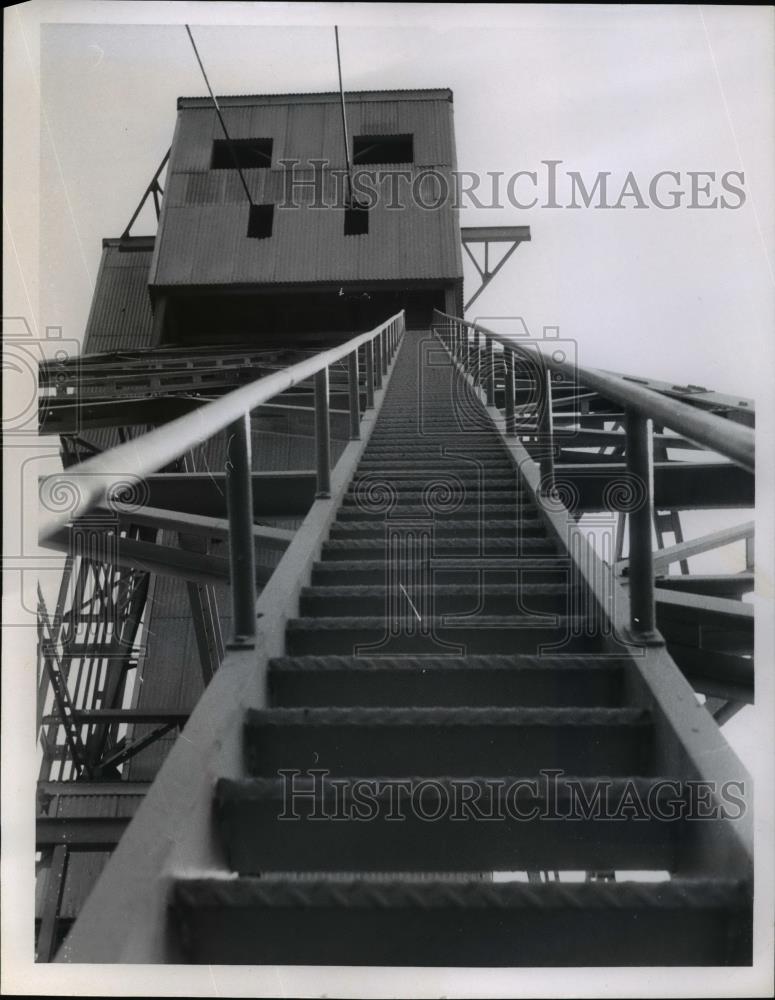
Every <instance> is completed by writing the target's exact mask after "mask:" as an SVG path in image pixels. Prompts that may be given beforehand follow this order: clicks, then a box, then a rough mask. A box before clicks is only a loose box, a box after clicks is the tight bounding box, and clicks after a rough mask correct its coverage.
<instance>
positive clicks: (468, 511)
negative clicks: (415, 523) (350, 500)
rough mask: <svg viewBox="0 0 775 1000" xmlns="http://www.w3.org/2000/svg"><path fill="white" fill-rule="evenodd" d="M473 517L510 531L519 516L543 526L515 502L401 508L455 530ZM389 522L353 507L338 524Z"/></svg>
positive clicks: (404, 514) (403, 514)
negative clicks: (498, 522)
mask: <svg viewBox="0 0 775 1000" xmlns="http://www.w3.org/2000/svg"><path fill="white" fill-rule="evenodd" d="M479 499H481V498H480V497H477V500H479ZM472 508H473V509H472ZM474 514H476V515H477V516H478V517H479V519H480V520H481V521H484V522H487V523H490V522H491V521H494V520H506V521H508V522H509V525H510V527H513V525H514V519H515V518H516V517H517V516H519V519H520V522H521V523H522V524H525V525H527V526H529V525H532V524H536V523H537V524H543V523H544V521H543V519H542V518H541V517H540V515H539V514H538V512H537V511H536V510H535V508H533V507H528V506H527V505H526V504H525V503H520V504H519V507H518V506H517V504H516V503H513V502H512V503H493V504H491V503H481V504H478V505H476V506H474V505H472V504H468V505H465V504H461V506H460V507H457V506H455V505H454V504H453V505H452V509H450V510H444V509H443V508H442V507H439V509H435V508H434V507H431V506H429V505H428V504H425V505H423V504H416V505H415V506H412V505H411V504H404V503H402V504H401V517H402V518H411V517H416V518H420V519H421V520H422V519H430V518H433V522H434V523H435V524H455V526H456V527H457V522H459V521H467V520H470V519H471V517H472V516H473V515H474ZM389 518H390V515H389V514H387V513H386V512H385V511H384V510H379V509H376V510H369V509H368V507H367V506H364V508H361V507H360V506H357V505H353V506H348V507H341V508H340V509H339V513H338V514H337V516H336V522H335V523H336V524H341V523H342V522H344V521H366V520H368V519H371V520H377V521H379V522H385V521H387V520H389Z"/></svg>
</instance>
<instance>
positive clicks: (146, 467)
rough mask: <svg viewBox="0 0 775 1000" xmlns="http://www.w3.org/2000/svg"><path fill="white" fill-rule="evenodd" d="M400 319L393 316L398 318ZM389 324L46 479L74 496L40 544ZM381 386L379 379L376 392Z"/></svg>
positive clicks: (44, 522)
mask: <svg viewBox="0 0 775 1000" xmlns="http://www.w3.org/2000/svg"><path fill="white" fill-rule="evenodd" d="M401 315H402V314H398V318H400V317H401ZM390 322H391V320H387V322H385V323H383V324H382V325H381V326H379V327H376V328H375V329H374V330H369V331H368V332H366V333H362V334H359V335H358V336H357V337H353V338H352V340H349V341H347V342H346V343H344V344H340V345H338V346H337V347H332V348H331V349H330V350H328V351H322V352H321V353H320V354H316V355H315V356H313V357H311V358H305V359H304V360H303V361H299V362H298V363H297V364H295V365H290V366H289V367H288V368H285V369H283V370H282V371H278V372H273V373H272V374H271V375H267V376H265V377H264V378H261V379H257V380H256V381H255V382H250V383H249V384H247V385H244V386H240V388H238V389H234V390H233V391H232V392H230V393H227V394H226V395H225V396H221V397H220V398H219V399H215V400H213V401H212V402H210V403H205V404H204V405H203V406H200V407H199V408H198V409H196V410H193V411H192V412H191V413H187V414H185V415H184V416H182V417H178V418H177V419H175V420H170V421H169V423H166V424H164V425H163V426H162V427H157V428H155V429H154V430H152V431H149V432H148V433H147V434H143V435H142V436H141V437H138V438H133V439H132V440H131V441H126V442H125V443H124V444H120V445H118V446H117V447H115V448H111V449H110V451H107V452H104V453H103V454H101V455H96V456H95V457H94V458H90V459H87V460H86V461H85V462H81V463H79V464H78V465H75V466H71V467H70V468H68V469H67V470H66V471H64V472H61V473H55V474H53V475H51V476H47V477H46V479H45V480H44V488H45V490H46V491H47V494H48V495H49V496H51V497H52V498H53V497H55V496H56V495H57V492H58V491H64V492H65V493H67V494H72V493H77V498H76V502H75V503H74V504H73V506H72V508H70V509H68V510H65V511H61V510H59V511H57V510H54V509H52V508H53V507H54V506H55V505H54V504H53V503H52V504H51V505H50V507H49V509H48V510H47V511H44V513H43V514H42V516H41V518H40V538H41V541H45V540H46V539H47V538H49V537H50V536H52V535H54V534H56V532H57V531H58V530H60V529H61V528H65V527H67V525H68V524H69V523H70V522H71V521H72V520H74V519H76V518H78V517H80V516H82V515H83V514H85V513H86V512H87V511H88V510H90V509H91V508H92V507H96V506H100V505H102V504H103V503H105V502H106V500H107V499H108V497H109V496H111V495H112V494H111V491H112V490H113V489H114V486H115V484H116V483H117V482H119V483H123V484H124V485H126V483H127V477H130V478H132V477H133V478H135V479H138V480H139V479H143V478H144V477H145V476H149V475H151V474H152V473H154V472H157V471H158V470H159V469H161V468H163V467H164V466H165V465H169V464H170V463H171V462H174V461H175V459H177V458H179V456H180V455H182V454H183V453H184V452H187V451H190V450H191V449H192V448H195V447H196V446H197V445H199V444H202V442H203V441H207V440H209V438H211V437H213V435H215V434H217V433H219V431H223V430H225V429H226V428H227V427H228V426H229V425H230V424H232V423H234V422H235V421H236V420H239V419H240V418H241V417H243V416H244V415H245V414H246V413H249V412H250V411H251V410H254V409H255V408H256V407H257V406H261V405H262V404H264V403H267V402H269V400H271V399H273V398H274V397H275V396H277V395H279V394H280V393H281V392H285V390H286V389H290V388H292V387H293V386H295V385H298V384H299V383H300V382H305V381H306V380H307V379H309V378H311V377H312V376H313V375H315V374H316V373H317V372H319V371H320V370H321V369H322V368H327V367H328V366H329V365H332V364H335V363H336V362H337V361H341V360H342V359H344V358H346V357H347V355H348V354H350V352H351V351H354V350H357V348H358V347H360V346H361V344H367V343H370V342H371V341H373V340H374V339H375V338H377V337H378V336H379V335H380V333H381V332H382V331H383V330H384V329H385V328H386V327H387V326H388V325H389V323H390ZM381 384H382V380H381V379H380V386H381Z"/></svg>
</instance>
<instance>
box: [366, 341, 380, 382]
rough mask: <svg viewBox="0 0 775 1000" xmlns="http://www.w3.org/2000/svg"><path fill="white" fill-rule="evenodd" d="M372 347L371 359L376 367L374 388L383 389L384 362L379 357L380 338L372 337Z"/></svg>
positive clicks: (370, 343) (370, 342)
mask: <svg viewBox="0 0 775 1000" xmlns="http://www.w3.org/2000/svg"><path fill="white" fill-rule="evenodd" d="M369 345H370V346H371V357H372V362H373V366H374V388H375V389H381V388H382V361H381V359H380V356H379V338H378V337H372V339H371V340H370V341H369Z"/></svg>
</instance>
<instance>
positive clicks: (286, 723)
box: [244, 707, 653, 778]
mask: <svg viewBox="0 0 775 1000" xmlns="http://www.w3.org/2000/svg"><path fill="white" fill-rule="evenodd" d="M652 737H653V728H652V721H651V717H650V715H649V713H648V712H647V711H645V710H641V709H632V708H489V707H488V708H469V707H466V708H331V707H326V708H267V709H253V710H249V711H248V713H247V716H246V720H245V729H244V750H245V761H246V765H247V769H248V772H249V774H251V775H253V776H254V777H272V778H273V777H277V776H278V773H279V772H281V771H284V770H288V769H299V770H302V771H304V770H307V769H309V768H323V769H325V770H327V771H329V772H330V773H331V774H332V775H335V776H349V775H353V774H360V775H366V776H394V775H396V776H403V775H407V774H411V775H419V776H427V777H432V776H434V775H438V774H444V775H450V776H454V777H466V776H470V775H481V774H498V773H507V774H537V773H538V772H539V771H541V770H542V769H554V768H557V769H561V770H563V771H564V772H565V773H567V774H576V775H597V774H605V775H609V776H611V777H616V776H622V777H624V776H628V775H643V774H647V773H648V769H649V767H650V761H651V750H652V745H651V744H652Z"/></svg>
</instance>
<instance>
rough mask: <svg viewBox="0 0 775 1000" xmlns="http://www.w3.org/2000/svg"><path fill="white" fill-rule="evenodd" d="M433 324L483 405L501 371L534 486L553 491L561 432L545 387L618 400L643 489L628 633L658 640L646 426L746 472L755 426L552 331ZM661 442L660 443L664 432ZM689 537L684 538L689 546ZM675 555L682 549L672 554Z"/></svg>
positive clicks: (632, 527) (510, 423) (635, 524)
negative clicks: (638, 377) (582, 355)
mask: <svg viewBox="0 0 775 1000" xmlns="http://www.w3.org/2000/svg"><path fill="white" fill-rule="evenodd" d="M434 329H435V331H436V333H437V334H438V335H439V336H440V337H441V339H442V341H443V342H444V343H445V344H446V346H447V348H448V350H449V351H450V353H451V354H452V356H453V357H454V358H455V359H456V360H457V361H458V363H459V364H460V365H461V367H462V368H463V370H464V371H465V372H467V374H469V375H470V376H471V378H472V380H473V382H474V385H475V386H477V387H478V388H480V389H481V390H482V392H483V394H484V396H485V399H486V403H487V405H488V406H494V405H495V400H496V374H497V380H498V383H500V378H501V377H502V379H503V408H504V414H505V432H506V435H507V436H508V437H512V438H516V437H517V436H520V437H522V438H523V440H524V441H525V443H526V447H527V449H528V451H529V452H530V453H531V455H532V457H533V458H534V459H535V460H536V461H537V462H538V465H539V469H540V490H541V491H542V492H544V493H546V494H547V495H551V494H552V491H553V489H554V486H555V477H556V471H555V457H556V455H557V454H559V453H560V444H559V443H558V442H559V439H560V434H559V433H557V432H556V431H555V426H554V416H553V407H552V392H553V388H556V387H557V385H558V382H560V383H562V384H564V385H565V386H568V387H570V388H571V389H572V390H574V391H575V392H576V394H577V395H578V393H579V387H583V390H584V391H585V392H586V391H587V390H592V392H593V393H596V394H598V395H599V396H600V397H602V398H603V399H605V400H608V401H610V402H611V403H614V404H617V405H618V406H619V407H621V408H622V410H623V413H624V416H623V421H622V422H623V423H624V436H623V440H622V444H623V446H624V460H625V462H626V467H627V472H628V475H629V476H630V477H631V479H632V481H633V482H635V483H639V484H640V485H641V496H642V502H641V503H640V504H637V505H634V506H633V509H631V510H630V511H629V515H628V517H629V559H628V561H627V563H626V567H625V566H622V567H621V568H622V569H624V570H625V572H626V575H627V577H628V581H629V600H630V633H631V636H632V638H633V639H634V640H636V641H639V642H641V643H644V644H649V643H657V644H660V643H661V641H662V640H661V637H660V635H659V633H658V631H657V628H656V600H655V587H654V578H655V561H654V553H653V551H652V523H653V519H654V496H653V492H654V459H653V446H654V442H653V439H652V435H653V427H654V425H656V426H659V427H662V428H668V429H670V430H671V431H674V432H675V433H676V434H678V435H680V438H678V439H676V443H678V444H680V443H693V444H694V445H697V446H700V447H702V448H706V449H708V450H710V451H712V452H715V453H717V454H719V455H721V456H723V457H725V458H727V459H729V460H730V462H732V463H733V464H734V465H735V466H738V467H740V468H741V469H743V470H745V471H746V472H747V473H753V471H754V431H753V430H752V429H751V428H750V427H746V426H743V425H741V424H739V423H735V422H733V421H731V420H726V419H724V418H723V417H720V416H717V415H716V414H713V413H708V412H706V411H703V410H699V409H696V408H695V407H692V406H691V405H689V404H687V403H684V402H681V401H680V400H677V399H673V398H670V397H669V396H665V395H662V394H660V393H659V392H656V391H654V390H652V389H647V388H644V387H643V386H640V385H637V384H634V383H633V382H631V381H628V380H626V379H624V378H621V377H619V376H617V375H612V374H610V373H608V372H603V371H600V370H598V369H594V368H586V367H582V366H581V365H578V364H576V363H575V362H573V361H571V360H568V359H567V358H566V356H565V352H564V351H561V350H560V351H556V350H552V340H551V339H547V340H546V342H545V346H546V348H547V350H546V351H542V350H541V349H540V348H539V347H538V346H537V345H536V344H535V342H527V343H520V342H519V340H518V339H515V338H513V337H508V336H505V335H503V334H499V333H495V332H494V331H492V330H488V329H486V328H484V327H482V326H479V325H478V324H476V323H470V322H468V321H466V320H463V319H461V318H460V317H456V316H450V315H448V314H446V313H442V312H440V311H439V310H436V311H435V313H434ZM527 344H530V346H527ZM553 374H554V376H555V378H553V377H552V376H553ZM515 380H518V381H519V382H520V383H521V384H522V385H523V386H524V387H526V393H527V400H526V402H524V403H522V404H521V405H519V404H518V402H517V395H516V391H515ZM566 399H567V397H566ZM661 442H662V444H664V439H661ZM741 530H742V533H738V534H737V535H735V536H734V537H735V538H737V537H738V536H739V538H741V539H743V538H744V539H745V540H746V543H747V544H748V543H749V542H751V543H752V535H753V531H752V525H751V524H748V525H745V526H744V527H743V529H741ZM727 534H728V533H721V534H720V535H719V537H718V541H717V542H715V544H719V545H720V544H725V543H726V542H727V541H728V538H727ZM690 545H691V543H685V546H686V547H687V550H688V551H690V550H689V546H690ZM712 547H714V541H713V539H711V540H710V542H709V544H708V545H706V546H705V547H704V548H703V547H702V546H700V547H699V548H697V547H696V545H695V550H696V551H698V552H701V551H706V550H707V549H709V548H712ZM676 548H680V547H678V546H677V547H676ZM677 558H682V556H681V555H680V554H679V555H678V556H677ZM663 562H664V559H663Z"/></svg>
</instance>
